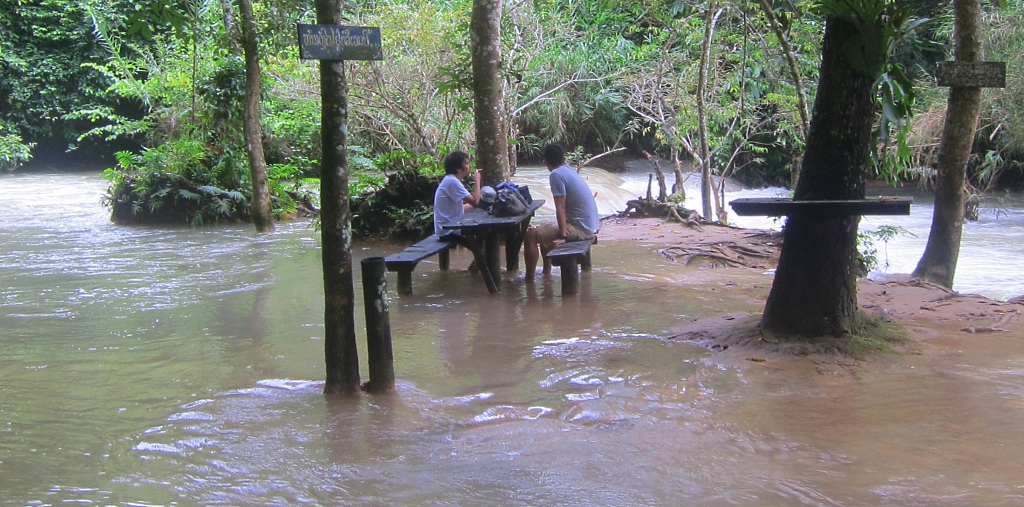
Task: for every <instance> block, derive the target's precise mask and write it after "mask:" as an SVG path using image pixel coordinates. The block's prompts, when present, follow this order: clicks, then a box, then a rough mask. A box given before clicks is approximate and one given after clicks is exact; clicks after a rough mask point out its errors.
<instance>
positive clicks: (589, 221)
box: [548, 165, 601, 234]
mask: <svg viewBox="0 0 1024 507" xmlns="http://www.w3.org/2000/svg"><path fill="white" fill-rule="evenodd" d="M548 182H549V183H550V184H551V195H552V196H554V197H559V196H563V195H564V196H565V219H566V221H568V222H569V223H570V224H573V225H575V226H576V227H579V228H581V229H583V230H585V231H587V232H589V233H591V234H597V231H598V230H599V229H601V217H600V216H598V214H597V201H595V200H594V193H593V192H591V191H590V185H587V181H586V180H584V179H583V177H582V176H580V173H578V172H576V170H575V169H573V168H571V167H569V166H567V165H563V166H561V167H558V168H556V169H554V170H553V171H551V175H550V176H548Z"/></svg>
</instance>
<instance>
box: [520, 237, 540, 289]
mask: <svg viewBox="0 0 1024 507" xmlns="http://www.w3.org/2000/svg"><path fill="white" fill-rule="evenodd" d="M523 258H524V259H525V260H526V281H528V282H529V281H533V276H534V274H536V272H537V260H538V259H539V258H540V248H539V245H538V243H537V229H536V228H535V227H531V228H530V229H529V230H527V231H526V234H524V235H523Z"/></svg>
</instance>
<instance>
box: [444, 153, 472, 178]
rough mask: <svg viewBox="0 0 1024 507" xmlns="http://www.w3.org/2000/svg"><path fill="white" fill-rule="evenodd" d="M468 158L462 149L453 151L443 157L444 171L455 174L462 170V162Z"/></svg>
mask: <svg viewBox="0 0 1024 507" xmlns="http://www.w3.org/2000/svg"><path fill="white" fill-rule="evenodd" d="M467 160H469V154H468V153H466V152H464V151H453V152H451V153H449V154H448V156H447V157H445V158H444V173H445V174H455V173H457V172H459V171H461V170H462V164H464V163H465V162H466V161H467Z"/></svg>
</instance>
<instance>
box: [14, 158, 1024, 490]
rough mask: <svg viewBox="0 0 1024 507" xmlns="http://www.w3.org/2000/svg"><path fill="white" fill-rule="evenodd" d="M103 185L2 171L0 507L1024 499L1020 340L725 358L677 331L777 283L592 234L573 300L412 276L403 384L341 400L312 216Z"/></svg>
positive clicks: (402, 315)
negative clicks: (111, 216) (121, 212)
mask: <svg viewBox="0 0 1024 507" xmlns="http://www.w3.org/2000/svg"><path fill="white" fill-rule="evenodd" d="M539 174H540V175H541V176H543V173H539ZM538 181H539V183H538V184H537V186H538V187H539V188H543V187H546V185H544V184H543V179H539V180H538ZM644 184H646V183H645V182H644ZM530 185H531V190H532V189H533V187H534V183H532V182H531V183H530ZM624 185H627V186H628V185H629V181H628V180H627V181H626V182H625V183H624ZM102 189H103V183H102V182H101V181H100V180H98V179H97V178H96V177H95V176H92V175H83V174H15V175H13V176H4V177H0V229H2V231H3V235H4V236H3V237H4V241H3V243H2V244H0V350H2V351H3V352H2V355H0V492H2V493H0V505H57V504H67V503H81V504H89V503H94V504H104V505H171V504H176V505H266V504H309V505H680V504H692V505H737V504H739V505H804V504H811V505H878V504H891V505H968V504H969V505H995V504H1002V505H1012V504H1019V503H1021V502H1022V501H1024V500H1022V498H1021V496H1022V493H1024V479H1022V477H1024V464H1022V462H1021V461H1020V460H1019V456H1020V455H1021V454H1022V451H1024V438H1021V437H1022V436H1024V435H1022V434H1021V433H1022V430H1021V428H1022V426H1021V425H1020V418H1021V415H1022V414H1024V412H1022V409H1024V382H1022V381H1021V379H1022V378H1024V375H1022V373H1021V372H1022V371H1024V368H1022V365H1024V340H1020V337H1018V336H1005V335H999V336H981V335H978V336H974V335H972V337H971V340H972V343H970V344H969V345H966V344H963V343H961V342H960V341H959V340H961V339H960V338H957V337H937V338H936V339H935V340H934V342H935V343H934V344H933V348H932V349H930V350H934V351H935V352H932V353H929V354H925V355H922V356H907V357H900V358H897V359H893V360H891V361H890V360H888V359H887V360H886V361H890V362H891V364H890V362H880V363H878V364H868V365H862V366H859V367H856V368H854V369H852V370H847V369H843V368H837V367H835V366H834V365H813V364H808V365H807V367H806V368H805V369H802V368H797V369H796V370H793V369H786V370H781V369H776V367H774V366H773V365H772V364H771V363H770V362H768V363H750V364H749V365H742V367H739V366H738V365H731V364H723V363H721V362H718V361H716V359H715V357H714V356H709V355H708V354H707V353H706V352H705V351H703V350H702V349H698V348H695V347H692V346H688V345H685V344H679V343H673V342H672V341H670V340H666V339H665V338H664V336H666V335H667V334H668V333H667V332H666V331H667V330H668V329H670V328H672V327H674V326H677V325H679V324H680V323H682V322H686V321H687V320H688V319H692V318H694V317H698V316H710V315H719V314H725V313H732V314H735V313H745V312H750V313H754V312H759V311H760V310H761V308H760V303H759V301H761V300H763V299H762V298H763V297H764V295H765V294H766V293H767V291H768V288H769V285H770V283H771V280H770V278H769V277H768V276H767V275H763V274H760V273H751V272H745V271H740V270H736V271H730V272H729V273H728V274H727V275H723V274H717V275H716V276H708V274H707V272H701V271H696V270H693V269H690V268H685V267H681V266H678V265H675V264H672V263H671V262H669V261H667V260H665V259H664V258H662V257H660V256H659V255H658V254H656V253H654V252H651V251H649V249H647V248H644V247H642V246H638V245H633V244H630V243H607V244H605V243H601V244H598V245H595V247H594V249H595V250H594V256H595V269H594V271H593V272H592V273H590V274H588V275H584V276H583V277H582V279H581V291H580V294H579V295H578V296H577V297H572V298H566V299H563V298H562V297H561V296H560V294H559V281H558V279H557V278H554V279H547V280H543V281H538V283H537V284H536V285H526V284H524V283H523V282H522V281H521V280H519V279H518V278H517V277H515V276H514V274H507V273H506V274H505V275H506V280H505V283H504V284H503V292H502V293H501V294H499V295H496V296H491V295H488V294H487V291H486V288H485V286H484V284H482V283H480V281H479V279H477V278H476V277H474V276H473V275H471V274H469V273H467V272H465V271H462V270H460V269H453V270H451V271H449V272H440V271H438V270H437V269H436V267H437V265H436V260H426V261H424V262H422V263H421V264H420V266H419V267H418V268H417V270H416V272H415V274H414V280H413V284H414V287H415V291H416V294H415V295H414V296H411V297H402V298H394V299H392V304H391V308H390V315H391V326H392V335H393V337H394V354H395V361H396V376H397V377H398V393H397V394H396V395H394V396H362V397H360V398H358V399H352V400H334V399H326V398H324V396H323V395H322V394H321V389H322V383H321V382H320V379H322V378H323V377H324V370H323V341H322V338H323V328H322V321H323V319H322V312H323V297H322V292H321V288H320V287H321V285H320V283H321V282H320V261H319V258H318V255H319V250H318V248H317V246H316V240H315V238H314V236H313V233H312V231H311V230H310V229H309V228H308V224H306V223H288V224H280V227H279V228H278V231H277V232H276V233H274V234H271V235H256V234H255V233H254V232H252V231H251V230H250V227H249V226H245V225H239V226H226V227H211V228H205V229H199V230H196V229H185V228H123V227H115V226H113V225H111V224H109V222H108V221H107V219H106V214H105V213H104V212H103V210H102V209H100V208H99V206H98V201H99V195H100V194H101V193H102ZM535 195H537V194H535ZM538 197H541V196H538ZM399 248H400V247H398V246H394V245H385V244H362V245H357V246H356V252H355V253H356V262H358V260H359V259H361V258H364V257H368V256H377V255H386V254H388V253H391V252H393V251H396V250H397V249H399ZM469 262H470V256H469V255H467V254H466V252H465V251H458V252H456V253H455V255H454V256H453V259H452V266H453V267H454V268H462V267H465V266H468V264H469ZM390 276H392V275H389V277H390ZM389 282H391V283H394V282H395V280H394V279H393V278H389ZM392 287H393V286H392ZM358 288H359V287H358V281H357V290H358ZM356 300H357V304H360V303H361V298H356ZM356 316H357V325H358V326H359V328H360V329H361V328H362V324H361V322H360V321H361V318H362V310H361V309H359V308H357V309H356ZM364 358H365V354H364ZM364 362H365V359H364ZM363 376H364V378H365V374H364V375H363Z"/></svg>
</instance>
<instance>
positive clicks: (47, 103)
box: [0, 0, 128, 150]
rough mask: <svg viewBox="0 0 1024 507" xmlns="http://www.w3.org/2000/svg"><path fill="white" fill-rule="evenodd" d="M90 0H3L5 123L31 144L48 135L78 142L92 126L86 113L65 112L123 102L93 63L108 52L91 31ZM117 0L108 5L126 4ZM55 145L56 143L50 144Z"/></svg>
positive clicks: (67, 143)
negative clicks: (110, 91)
mask: <svg viewBox="0 0 1024 507" xmlns="http://www.w3.org/2000/svg"><path fill="white" fill-rule="evenodd" d="M87 5H88V3H83V2H75V1H70V0H33V1H14V2H12V1H11V0H4V1H2V2H0V126H3V127H5V128H6V129H7V130H8V131H10V132H13V133H16V134H17V135H20V136H21V137H22V139H24V140H26V141H27V143H26V144H32V143H35V142H37V141H41V140H44V139H45V140H46V141H47V145H48V146H54V147H56V148H57V149H58V150H63V149H65V148H69V149H70V148H74V147H75V143H76V139H77V138H78V136H79V135H80V134H81V133H82V132H84V131H86V130H89V129H90V128H92V127H93V126H95V125H93V124H92V123H91V122H89V121H88V119H87V118H81V117H69V118H65V115H69V114H72V113H75V112H76V111H79V110H83V109H97V108H121V109H122V110H127V109H128V108H126V107H125V106H126V104H119V103H118V102H117V100H116V99H115V98H113V97H110V96H109V95H107V94H106V90H107V87H108V86H109V81H108V80H107V78H106V77H105V76H103V75H102V74H101V73H99V72H96V71H95V70H94V69H92V68H90V67H89V66H88V64H92V63H100V62H102V61H103V60H104V59H105V58H106V53H105V51H104V48H103V47H101V45H100V44H98V43H97V41H96V39H95V38H94V37H93V36H92V32H93V25H92V22H91V19H90V16H89V14H88V10H87ZM125 6H126V4H125V2H123V1H120V0H113V1H111V2H109V3H107V4H105V8H107V9H109V10H112V11H115V10H118V9H124V8H125ZM51 149H53V148H51Z"/></svg>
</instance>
